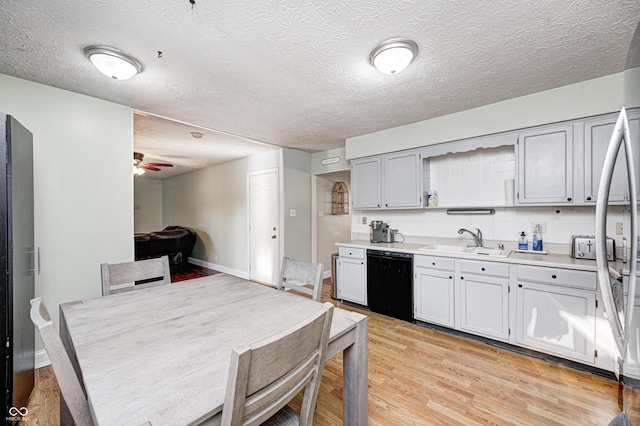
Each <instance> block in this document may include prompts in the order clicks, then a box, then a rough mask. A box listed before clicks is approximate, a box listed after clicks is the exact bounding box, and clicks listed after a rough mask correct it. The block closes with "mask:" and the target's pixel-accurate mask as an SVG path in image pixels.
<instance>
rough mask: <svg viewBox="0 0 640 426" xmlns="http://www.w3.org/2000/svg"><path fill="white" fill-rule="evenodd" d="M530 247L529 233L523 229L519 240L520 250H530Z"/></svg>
mask: <svg viewBox="0 0 640 426" xmlns="http://www.w3.org/2000/svg"><path fill="white" fill-rule="evenodd" d="M528 249H529V241H528V240H527V234H525V233H524V231H522V233H521V234H520V239H519V240H518V250H528Z"/></svg>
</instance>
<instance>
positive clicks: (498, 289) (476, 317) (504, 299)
mask: <svg viewBox="0 0 640 426" xmlns="http://www.w3.org/2000/svg"><path fill="white" fill-rule="evenodd" d="M460 329H461V330H462V331H466V332H469V333H473V334H478V335H481V336H485V337H489V338H491V339H495V340H501V341H508V340H509V280H508V279H507V278H490V277H484V276H477V275H470V274H463V275H462V276H461V277H460Z"/></svg>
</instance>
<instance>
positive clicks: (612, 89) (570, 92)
mask: <svg viewBox="0 0 640 426" xmlns="http://www.w3.org/2000/svg"><path fill="white" fill-rule="evenodd" d="M628 72H629V71H627V73H628ZM627 73H618V74H613V75H609V76H606V77H601V78H597V79H594V80H588V81H584V82H581V83H577V84H572V85H569V86H564V87H560V88H557V89H553V90H547V91H545V92H540V93H535V94H532V95H529V96H523V97H520V98H515V99H509V100H506V101H503V102H497V103H494V104H491V105H486V106H482V107H479V108H474V109H470V110H467V111H462V112H457V113H454V114H449V115H444V116H441V117H436V118H433V119H431V120H425V121H420V122H417V123H413V124H407V125H405V126H400V127H394V128H392V129H386V130H382V131H379V132H376V133H371V134H368V135H362V136H357V137H353V138H349V139H347V140H346V156H347V158H348V159H352V158H359V157H366V156H368V155H375V154H381V153H385V152H392V151H400V150H402V149H409V148H416V147H420V146H427V145H433V144H437V143H442V142H449V141H455V140H461V139H466V138H471V137H475V136H481V135H488V134H493V133H499V132H504V131H508V130H515V129H521V128H525V127H531V126H536V125H540V124H546V123H554V122H558V121H563V120H571V119H575V118H581V117H588V116H592V115H598V114H604V113H608V112H614V111H619V110H620V108H621V107H622V106H624V101H625V95H624V92H623V86H624V85H627V86H628V85H629V83H628V81H629V79H630V76H629V75H627V76H626V77H625V75H624V74H627ZM629 99H632V98H630V97H627V99H626V100H627V107H631V106H638V105H629V103H628V101H629ZM636 100H638V99H636ZM638 101H639V102H640V100H638Z"/></svg>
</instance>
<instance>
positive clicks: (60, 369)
mask: <svg viewBox="0 0 640 426" xmlns="http://www.w3.org/2000/svg"><path fill="white" fill-rule="evenodd" d="M30 314H31V321H33V324H34V325H35V326H36V327H37V328H38V331H39V332H40V337H42V341H43V342H44V347H45V349H46V350H47V354H48V355H49V359H50V360H51V365H52V366H53V372H54V373H55V375H56V380H57V381H58V385H59V386H60V392H62V396H63V397H64V401H65V403H66V405H67V407H68V409H69V412H70V413H71V417H73V421H74V422H75V424H76V425H79V426H90V425H93V420H92V417H91V412H90V411H89V404H88V403H87V398H86V397H85V395H84V390H83V389H82V385H81V384H80V381H79V380H78V376H77V375H76V372H75V370H74V369H73V365H72V364H71V360H70V359H69V355H68V354H67V351H66V349H65V348H64V346H63V344H62V340H60V336H59V335H58V331H57V330H56V327H55V325H54V324H53V321H51V316H50V315H49V312H48V311H47V307H46V306H45V305H44V303H43V302H42V299H41V298H39V297H37V298H35V299H32V300H31V312H30Z"/></svg>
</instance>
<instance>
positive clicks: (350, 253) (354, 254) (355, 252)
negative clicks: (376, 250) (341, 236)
mask: <svg viewBox="0 0 640 426" xmlns="http://www.w3.org/2000/svg"><path fill="white" fill-rule="evenodd" d="M338 253H339V255H340V257H348V258H351V259H360V260H364V259H365V257H366V255H367V251H366V250H365V249H359V248H353V247H340V248H339V250H338Z"/></svg>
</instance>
